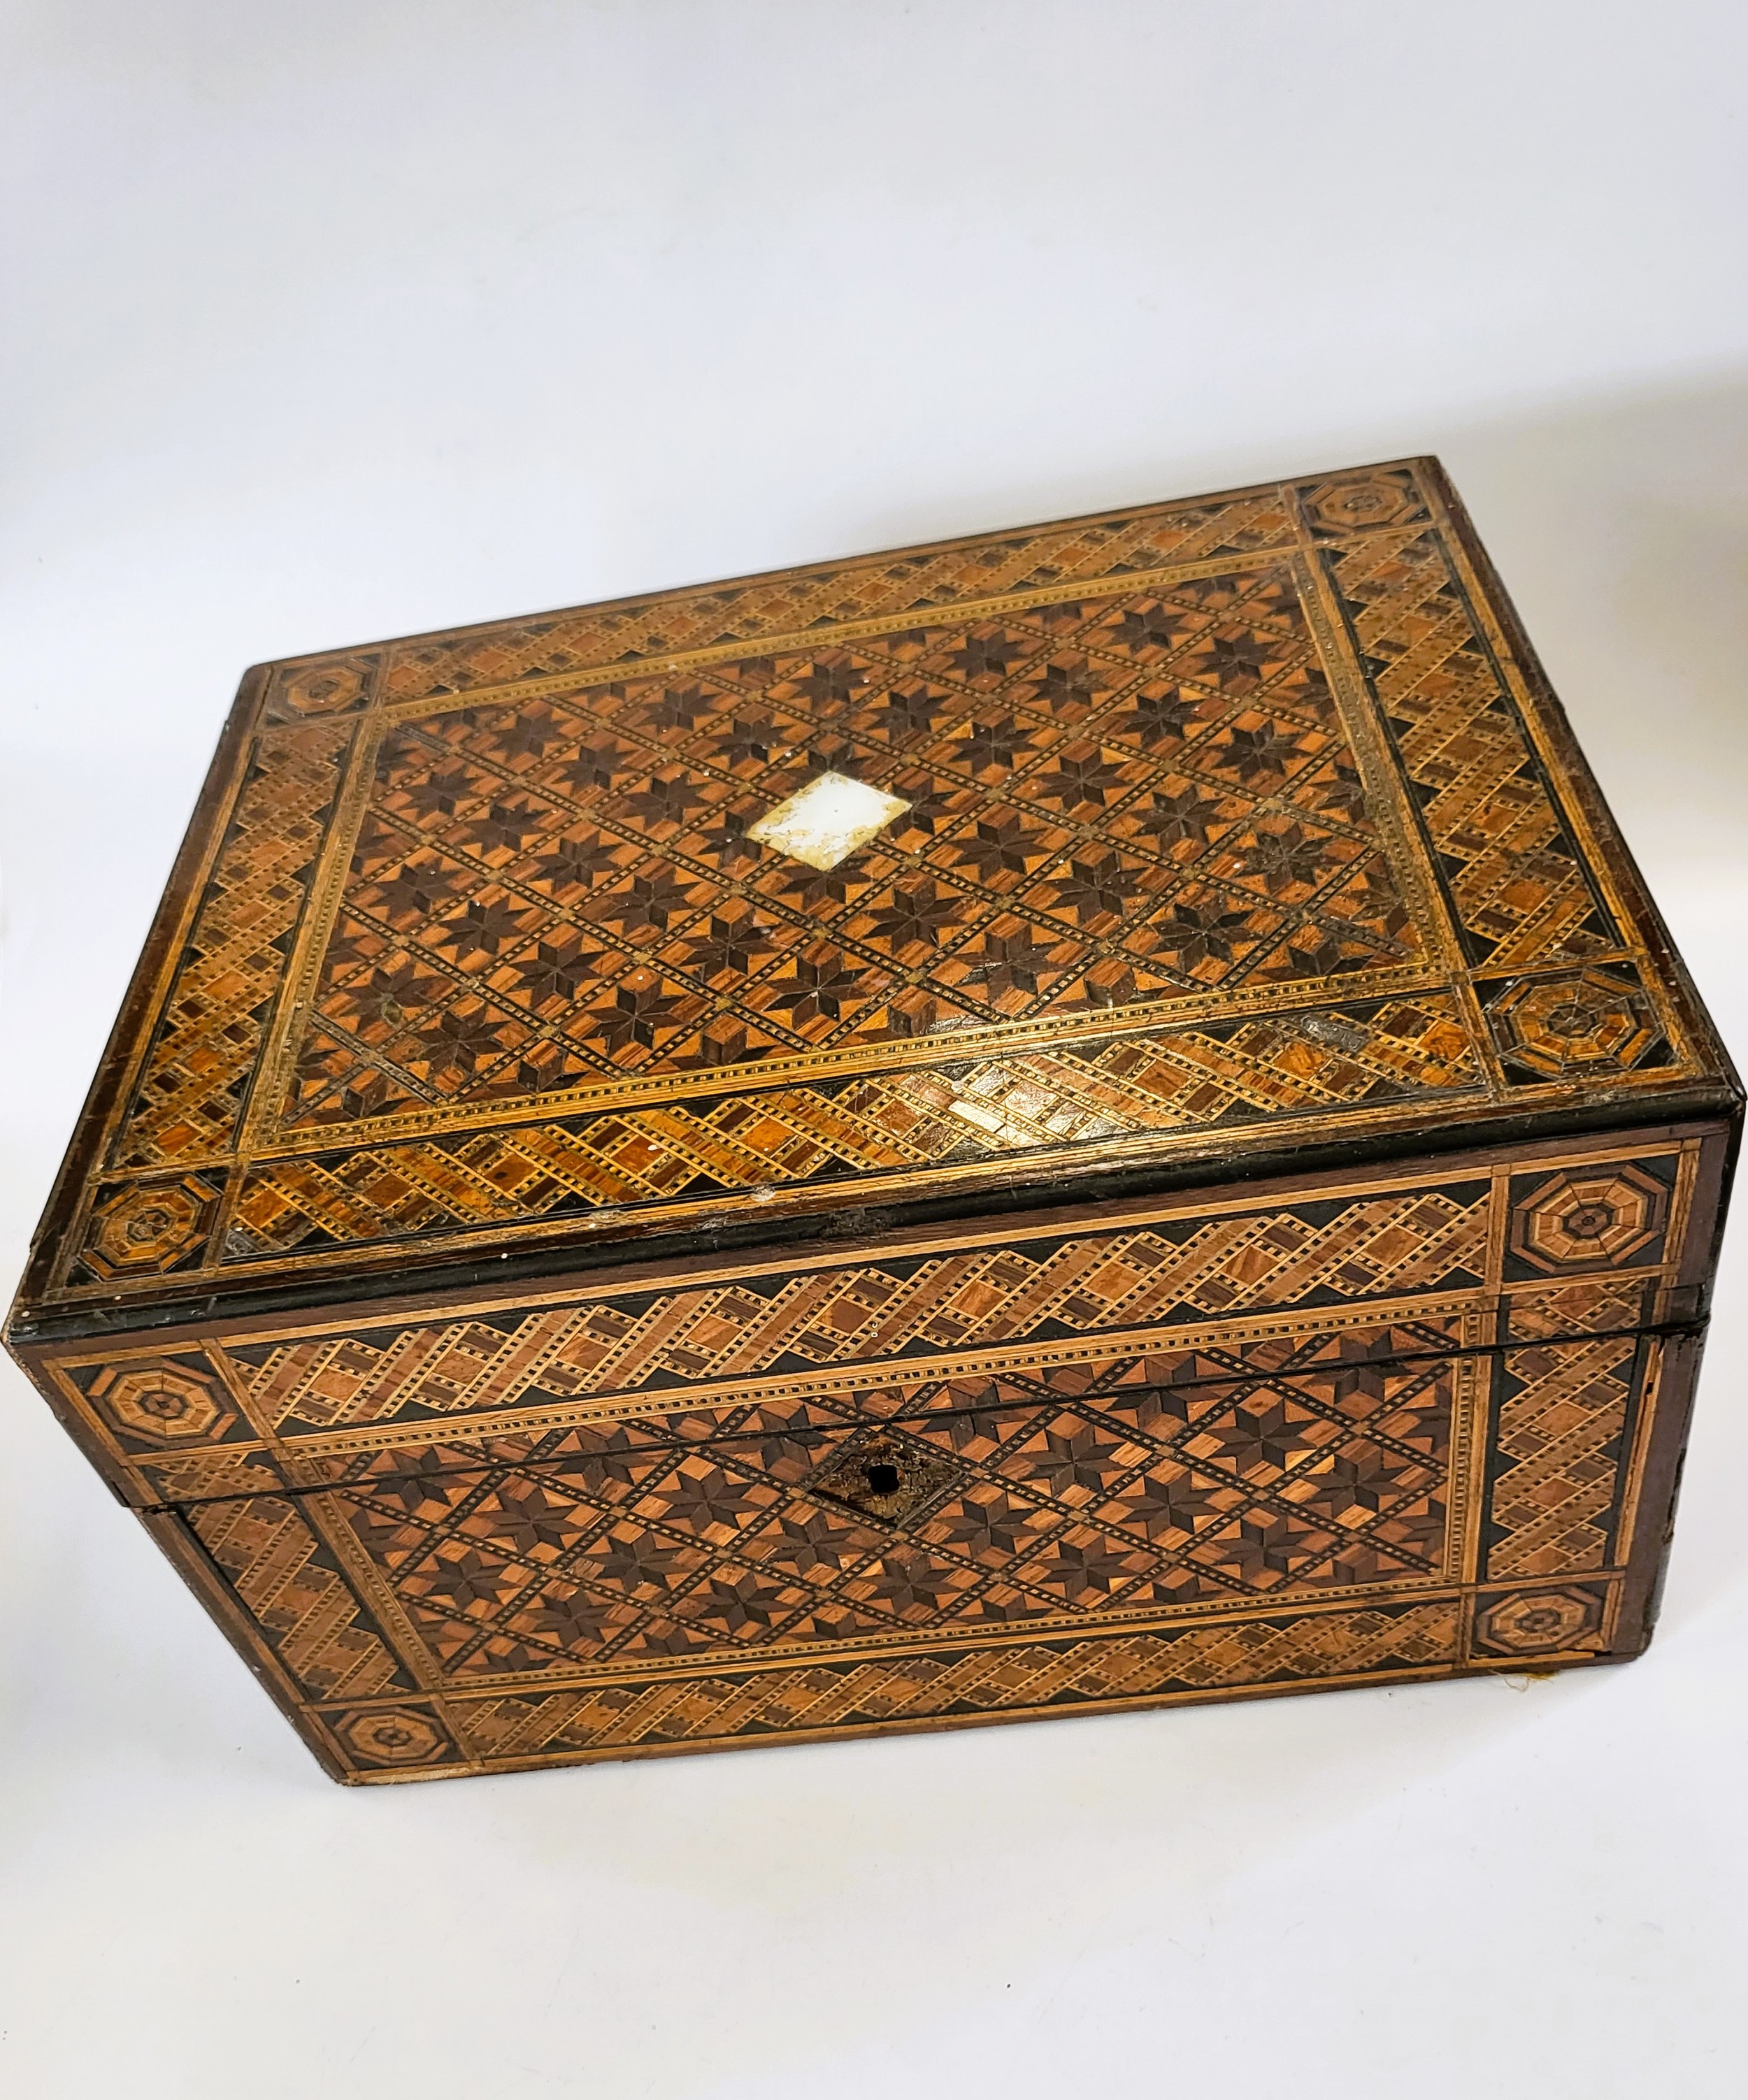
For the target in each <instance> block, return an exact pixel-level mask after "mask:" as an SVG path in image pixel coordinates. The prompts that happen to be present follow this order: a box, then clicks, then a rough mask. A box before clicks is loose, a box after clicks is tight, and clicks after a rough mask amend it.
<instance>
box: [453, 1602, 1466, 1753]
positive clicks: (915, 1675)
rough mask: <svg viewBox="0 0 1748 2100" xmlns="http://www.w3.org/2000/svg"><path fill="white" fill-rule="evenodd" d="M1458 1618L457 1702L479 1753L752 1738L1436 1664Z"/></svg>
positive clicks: (1319, 1617)
mask: <svg viewBox="0 0 1748 2100" xmlns="http://www.w3.org/2000/svg"><path fill="white" fill-rule="evenodd" d="M1457 1620H1458V1611H1457V1607H1456V1606H1455V1605H1454V1604H1449V1603H1442V1602H1440V1603H1428V1604H1415V1605H1410V1606H1408V1607H1406V1608H1401V1607H1396V1608H1386V1609H1372V1610H1365V1611H1353V1612H1329V1613H1326V1614H1325V1613H1318V1614H1315V1615H1309V1616H1307V1617H1301V1618H1293V1619H1287V1620H1283V1621H1278V1622H1270V1621H1246V1622H1244V1623H1243V1624H1240V1625H1235V1626H1197V1627H1192V1628H1191V1629H1190V1630H1188V1631H1185V1632H1181V1633H1168V1634H1154V1633H1137V1634H1128V1635H1109V1636H1107V1637H1106V1639H1102V1640H1097V1641H1077V1640H1061V1641H1040V1642H1036V1643H1022V1644H1017V1645H1015V1646H1013V1647H1000V1648H972V1649H969V1650H968V1651H966V1652H964V1653H960V1654H937V1655H919V1656H906V1657H893V1658H891V1659H890V1660H887V1661H880V1662H877V1663H875V1662H857V1663H851V1664H847V1665H828V1664H822V1663H812V1664H806V1665H801V1666H800V1667H797V1668H795V1669H791V1670H768V1671H760V1672H758V1673H757V1674H749V1675H748V1676H745V1677H743V1678H740V1679H734V1678H726V1677H716V1676H695V1677H686V1678H683V1679H678V1680H674V1679H669V1680H667V1681H664V1682H660V1683H654V1684H647V1683H639V1684H625V1685H602V1686H595V1687H590V1688H589V1689H587V1690H584V1691H571V1692H551V1693H549V1694H548V1695H546V1696H544V1697H541V1698H527V1697H518V1696H509V1697H504V1698H497V1699H485V1700H479V1701H471V1700H470V1701H468V1702H467V1703H466V1705H464V1706H461V1707H459V1708H458V1713H459V1714H460V1715H461V1717H462V1719H463V1724H464V1727H465V1729H466V1735H467V1737H468V1740H469V1742H470V1746H471V1747H472V1749H473V1750H474V1752H475V1754H476V1755H477V1756H479V1757H482V1758H504V1759H506V1760H513V1759H530V1758H538V1757H542V1756H547V1757H552V1756H562V1755H563V1754H564V1753H565V1752H566V1751H573V1750H574V1751H580V1750H591V1749H593V1750H611V1749H614V1748H615V1747H620V1748H623V1749H626V1750H630V1749H634V1748H635V1747H637V1746H638V1745H659V1744H679V1743H691V1744H697V1745H701V1744H704V1743H706V1742H713V1741H717V1742H726V1741H730V1740H735V1739H739V1740H754V1741H756V1740H757V1739H758V1738H759V1737H760V1736H770V1735H774V1734H778V1733H788V1732H795V1731H806V1730H814V1729H829V1728H833V1727H844V1728H852V1727H857V1726H861V1727H872V1726H876V1725H878V1724H879V1723H883V1722H903V1721H907V1720H908V1721H918V1720H926V1719H929V1718H934V1717H937V1716H946V1715H950V1714H964V1715H973V1714H997V1713H1005V1712H1010V1711H1017V1712H1023V1711H1026V1710H1037V1709H1041V1708H1046V1707H1050V1706H1071V1705H1075V1704H1079V1703H1081V1702H1084V1701H1098V1700H1110V1699H1123V1698H1130V1699H1134V1698H1145V1697H1147V1696H1154V1695H1162V1696H1163V1695H1169V1694H1170V1693H1172V1692H1217V1691H1222V1690H1235V1689H1237V1688H1238V1687H1241V1686H1244V1685H1249V1684H1260V1683H1281V1682H1286V1681H1288V1680H1291V1679H1318V1678H1328V1677H1342V1676H1349V1675H1354V1676H1357V1675H1361V1674H1365V1673H1367V1672H1370V1671H1374V1670H1391V1669H1393V1668H1394V1669H1414V1668H1417V1667H1418V1668H1424V1667H1427V1666H1428V1665H1433V1664H1437V1663H1440V1662H1449V1661H1454V1659H1455V1656H1456V1641H1457V1630H1458V1628H1457Z"/></svg>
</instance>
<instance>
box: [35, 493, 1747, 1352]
mask: <svg viewBox="0 0 1748 2100" xmlns="http://www.w3.org/2000/svg"><path fill="white" fill-rule="evenodd" d="M1736 1098H1737V1095H1736V1092H1735V1083H1734V1080H1733V1075H1732V1074H1731V1072H1730V1068H1729V1065H1728V1061H1727V1059H1726V1058H1725V1057H1724V1052H1723V1051H1722V1049H1721V1047H1720V1046H1719V1043H1718V1040H1717V1039H1716V1036H1715V1033H1714V1031H1713V1030H1712V1029H1711V1028H1710V1024H1709V1023H1708V1021H1706V1017H1705V1014H1704V1012H1703V1010H1702V1008H1701V1007H1700V1005H1699V1004H1698V1002H1697V999H1696V998H1695V996H1694V995H1693V990H1692V987H1691V986H1690V984H1689V983H1688V979H1687V977H1686V975H1685V973H1684V971H1683V969H1682V968H1681V965H1680V961H1679V959H1678V958H1677V957H1676V956H1675V953H1674V951H1673V950H1672V948H1671V945H1670V942H1669V941H1668V938H1667V936H1666V933H1665V932H1664V930H1663V929H1662V926H1661V924H1660V922H1659V921H1658V918H1657V915H1656V913H1655V911H1654V910H1653V907H1651V905H1650V903H1649V900H1648V898H1646V895H1645V893H1644V888H1643V885H1642V884H1641V883H1640V880H1639V879H1638V877H1637V876H1636V874H1635V871H1634V870H1633V868H1632V866H1631V862H1630V860H1629V858H1628V857H1627V854H1626V853H1625V851H1624V849H1623V848H1622V845H1621V842H1620V840H1619V837H1618V833H1617V832H1616V831H1615V829H1614V827H1613V823H1612V822H1611V821H1610V819H1609V815H1608V813H1607V811H1606V810H1605V807H1604V805H1603V804H1602V801H1601V800H1600V796H1599V795H1598V793H1597V792H1596V787H1595V785H1594V783H1593V782H1592V780H1591V777H1590V775H1589V774H1588V772H1587V770H1586V769H1585V767H1584V765H1583V762H1582V758H1581V757H1580V756H1579V754H1578V751H1577V748H1576V747H1575V745H1574V743H1573V740H1572V738H1571V735H1570V734H1569V730H1567V728H1566V726H1565V721H1564V719H1563V717H1561V715H1560V711H1559V708H1558V706H1557V704H1556V703H1555V702H1554V700H1553V699H1552V695H1551V694H1550V693H1549V691H1548V689H1547V685H1546V682H1545V681H1544V680H1543V677H1542V676H1541V674H1540V673H1539V670H1538V667H1537V666H1536V664H1535V661H1534V657H1533V655H1532V654H1531V652H1530V649H1529V647H1528V646H1527V644H1526V643H1525V641H1524V639H1523V637H1522V635H1521V632H1520V630H1519V629H1518V627H1517V625H1516V621H1515V620H1514V619H1513V617H1512V612H1511V610H1510V607H1509V606H1508V604H1507V602H1506V600H1505V598H1504V596H1503V592H1502V591H1501V590H1500V588H1499V584H1498V582H1497V580H1496V579H1495V578H1494V576H1493V574H1492V571H1491V570H1490V568H1489V567H1488V565H1487V563H1486V561H1485V556H1484V555H1483V554H1482V553H1481V549H1480V547H1479V545H1478V543H1477V540H1475V537H1474V535H1473V532H1472V529H1471V527H1469V526H1468V523H1467V521H1466V519H1465V518H1464V517H1463V513H1462V511H1461V509H1460V506H1459V504H1458V502H1457V501H1456V498H1455V496H1454V493H1453V492H1452V491H1451V489H1450V487H1449V484H1448V483H1447V482H1446V479H1445V478H1444V476H1443V474H1441V471H1440V470H1439V468H1438V466H1437V463H1436V462H1435V461H1429V460H1415V461H1402V462H1397V463H1393V464H1389V465H1380V466H1375V467H1368V468H1363V469H1359V470H1352V471H1349V472H1345V473H1342V474H1333V475H1324V476H1320V477H1316V478H1313V479H1306V480H1303V481H1299V482H1293V483H1282V484H1278V485H1270V486H1267V487H1259V488H1252V489H1247V490H1242V491H1238V492H1234V493H1230V494H1225V495H1220V496H1209V497H1203V498H1199V499H1197V500H1194V501H1185V502H1176V503H1168V504H1160V505H1147V506H1145V507H1142V508H1141V509H1137V510H1124V511H1119V512H1113V513H1110V514H1106V515H1103V516H1100V517H1096V518H1082V519H1077V520H1074V521H1071V522H1069V523H1062V524H1054V525H1048V526H1042V527H1031V528H1027V529H1025V530H1020V531H1013V532H1000V533H991V534H987V535H983V536H978V537H974V538H971V539H966V540H955V541H951V542H949V543H945V544H942V545H934V546H928V547H921V548H916V549H907V550H904V551H902V552H898V553H892V554H878V555H872V556H868V557H864V558H859V559H856V560H850V561H841V562H832V563H828V564H825V565H822V566H819V567H811V568H806V569H798V570H791V571H783V572H780V573H778V574H775V575H770V576H757V577H753V578H751V579H748V580H742V581H739V582H734V583H726V584H719V585H708V586H705V587H701V588H697V589H685V590H675V591H667V592H661V593H655V594H654V595H651V596H649V597H645V598H636V599H629V600H621V601H619V602H614V603H611V604H607V605H602V606H594V607H585V608H584V609H583V610H581V611H571V612H562V613H555V614H553V615H548V616H545V617H542V618H539V619H529V620H513V621H506V622H503V623H501V624H496V625H492V626H488V627H479V628H473V629H463V630H459V631H456V632H452V633H446V634H441V635H435V636H432V635H427V636H422V637H414V638H413V639H411V640H407V641H402V642H391V643H386V644H383V645H381V646H375V647H370V648H364V649H356V650H351V651H342V652H340V653H338V654H333V655H323V656H316V657H307V658H300V659H298V660H294V661H289V662H285V663H279V664H266V665H262V666H259V667H258V668H256V669H254V670H253V671H251V672H250V673H249V675H248V676H247V677H245V680H244V682H243V686H242V689H241V693H240V694H239V696H238V699H237V702H236V707H235V708H234V709H233V711H232V717H231V720H230V721H229V724H228V725H227V730H226V732H225V735H224V738H223V743H222V744H221V746H220V749H219V754H218V757H217V758H216V760H215V761H214V769H213V771H212V774H211V775H210V779H209V780H208V783H207V786H206V788H205V792H204V794H203V796H202V797H201V802H200V805H199V806H198V808H197V810H196V815H195V818H194V820H193V823H192V827H191V830H190V832H189V836H188V840H187V842H186V845H185V846H184V849H183V854H182V856H181V858H180V859H179V862H178V864H177V867H176V869H175V871H174V876H173V878H172V880H171V883H170V889H169V891H168V893H167V894H166V898H165V901H164V903H163V906H162V907H161V911H160V912H159V915H158V918H157V922H156V924H155V925H154V928H153V930H152V936H151V938H150V941H149V942H148V948H147V951H146V954H145V955H144V957H143V960H142V963H141V966H140V969H139V974H138V976H137V977H136V979H135V984H134V986H133V989H132V990H131V992H130V996H129V999H128V1002H127V1004H126V1009H125V1010H124V1012H123V1015H122V1017H121V1021H120V1022H119V1024H118V1026H117V1032H116V1034H115V1035H114V1037H113V1040H112V1042H111V1044H110V1047H109V1049H108V1053H107V1055H106V1057H105V1060H104V1066H103V1069H102V1071H101V1073H100V1074H99V1079H98V1081H97V1083H96V1084H95V1087H94V1089H93V1092H92V1095H91V1097H90V1101H89V1102H88V1104H87V1105H86V1110H85V1113H84V1115H83V1117H82V1122H81V1124H80V1127H79V1129H78V1131H77V1135H76V1136H75V1139H74V1141H73V1149H72V1151H71V1153H70V1154H69V1156H68V1162H67V1166H66V1167H65V1168H64V1171H63V1176H62V1178H61V1180H60V1184H59V1185H58V1187H57V1189H56V1192H55V1196H54V1198H53V1199H52V1201H51V1205H50V1208H49V1211H48V1214H47V1215H46V1218H45V1220H44V1224H43V1228H42V1232H41V1233H40V1234H39V1238H38V1246H37V1250H36V1253H35V1255H34V1257H33V1264H32V1267H31V1269H30V1272H29V1276H28V1277H27V1280H26V1284H25V1288H24V1294H23V1295H22V1298H21V1300H20V1308H19V1309H18V1312H17V1314H16V1316H15V1334H16V1333H19V1332H20V1331H21V1330H31V1331H38V1330H44V1329H46V1328H52V1329H55V1330H64V1329H65V1328H66V1327H67V1326H69V1325H72V1326H77V1327H82V1328H90V1329H93V1330H95V1329H100V1328H104V1327H108V1326H138V1325H144V1324H149V1323H151V1322H152V1321H157V1320H162V1319H171V1318H174V1319H187V1318H188V1317H191V1312H192V1311H193V1310H201V1311H204V1312H210V1311H212V1310H214V1309H217V1308H220V1307H223V1308H230V1309H244V1308H246V1307H248V1306H249V1305H251V1304H256V1303H267V1302H270V1301H271V1302H285V1301H288V1300H289V1301H293V1302H295V1301H296V1300H299V1299H347V1298H349V1297H354V1296H360V1295H372V1294H377V1293H386V1292H394V1291H401V1290H404V1289H405V1288H406V1287H407V1284H408V1277H409V1273H410V1274H413V1275H416V1276H417V1275H424V1274H426V1273H430V1276H431V1277H432V1278H433V1280H435V1277H436V1276H437V1275H438V1274H439V1273H440V1274H441V1276H442V1277H444V1278H446V1279H448V1278H454V1279H460V1278H462V1277H466V1275H467V1274H468V1273H470V1272H477V1271H478V1270H479V1268H482V1267H483V1265H484V1264H488V1263H489V1264H491V1265H492V1273H495V1274H498V1275H504V1274H506V1273H512V1272H509V1271H506V1270H505V1268H504V1267H503V1266H502V1264H505V1263H506V1262H508V1263H510V1264H514V1265H515V1266H516V1268H517V1269H520V1268H529V1269H537V1268H542V1267H555V1268H575V1267H576V1266H578V1265H579V1264H585V1263H594V1262H600V1261H620V1262H624V1261H630V1260H639V1261H641V1260H647V1259H650V1258H651V1256H654V1255H674V1254H677V1253H682V1252H685V1251H688V1250H691V1249H695V1248H700V1247H703V1246H717V1245H722V1244H724V1243H725V1242H736V1241H746V1242H750V1241H754V1240H766V1241H769V1240H777V1239H780V1238H782V1237H784V1236H785V1235H795V1236H809V1237H817V1236H819V1234H820V1233H829V1232H832V1231H845V1232H852V1233H872V1232H877V1231H878V1230H879V1229H881V1224H882V1222H883V1221H887V1220H892V1219H894V1218H895V1217H898V1216H899V1215H903V1216H907V1217H918V1216H926V1215H951V1214H956V1213H960V1212H963V1213H965V1214H970V1213H973V1212H979V1211H981V1212H987V1211H991V1210H992V1209H995V1208H999V1207H1004V1206H1019V1205H1026V1204H1033V1203H1036V1202H1042V1201H1046V1200H1048V1199H1050V1198H1053V1197H1055V1198H1060V1197H1062V1195H1063V1194H1065V1193H1073V1194H1075V1196H1076V1197H1078V1198H1084V1197H1086V1196H1088V1195H1089V1194H1091V1195H1096V1194H1097V1193H1099V1192H1100V1191H1101V1190H1102V1189H1113V1190H1115V1189H1118V1188H1119V1187H1123V1186H1132V1185H1144V1184H1145V1185H1165V1184H1167V1183H1170V1182H1174V1181H1176V1182H1191V1183H1193V1182H1195V1181H1198V1180H1207V1181H1216V1180H1218V1181H1229V1180H1233V1179H1234V1178H1235V1177H1242V1176H1248V1175H1252V1174H1260V1173H1263V1172H1267V1171H1275V1170H1276V1169H1278V1167H1280V1166H1281V1165H1282V1163H1283V1162H1285V1161H1287V1160H1288V1159H1291V1160H1292V1161H1294V1162H1300V1163H1308V1164H1309V1163H1315V1161H1316V1158H1318V1156H1321V1155H1322V1154H1327V1155H1328V1156H1329V1157H1330V1158H1341V1159H1344V1160H1347V1161H1353V1160H1355V1159H1358V1158H1365V1157H1366V1156H1369V1155H1371V1154H1377V1155H1379V1156H1383V1155H1384V1154H1391V1153H1399V1152H1403V1151H1428V1150H1432V1149H1437V1148H1438V1147H1440V1146H1441V1145H1453V1144H1458V1143H1463V1144H1472V1143H1476V1142H1481V1141H1486V1140H1500V1139H1504V1138H1508V1137H1510V1136H1512V1135H1514V1134H1518V1133H1525V1134H1527V1133H1530V1132H1554V1131H1558V1130H1560V1129H1562V1128H1578V1127H1600V1126H1603V1125H1606V1124H1608V1123H1624V1122H1643V1121H1646V1120H1655V1119H1658V1118H1666V1117H1672V1116H1675V1115H1678V1114H1691V1113H1693V1112H1695V1111H1705V1110H1716V1109H1718V1108H1720V1107H1726V1106H1728V1105H1731V1104H1733V1101H1735V1100H1736Z"/></svg>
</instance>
